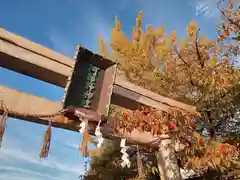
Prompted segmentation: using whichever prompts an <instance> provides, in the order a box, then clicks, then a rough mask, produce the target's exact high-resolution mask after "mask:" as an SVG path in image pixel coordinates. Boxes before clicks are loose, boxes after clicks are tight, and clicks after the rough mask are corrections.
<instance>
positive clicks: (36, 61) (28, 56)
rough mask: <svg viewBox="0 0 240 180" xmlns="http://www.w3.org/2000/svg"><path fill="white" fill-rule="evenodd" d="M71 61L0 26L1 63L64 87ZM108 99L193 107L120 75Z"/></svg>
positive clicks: (130, 103)
mask: <svg viewBox="0 0 240 180" xmlns="http://www.w3.org/2000/svg"><path fill="white" fill-rule="evenodd" d="M103 61H104V60H103ZM73 63H74V62H73V59H72V58H69V57H66V56H63V55H61V54H59V53H56V52H54V51H52V50H50V49H48V48H46V47H44V46H41V45H39V44H36V43H34V42H31V41H29V40H26V39H24V38H22V37H20V36H17V35H15V34H12V33H10V32H7V31H5V30H3V29H0V66H1V67H4V68H7V69H10V70H13V71H15V72H18V73H21V74H24V75H28V76H31V77H33V78H36V79H39V80H42V81H45V82H48V83H51V84H54V85H57V86H60V87H65V85H66V82H67V79H68V76H69V75H70V74H71V73H72V68H73ZM111 103H113V104H116V105H119V106H122V107H125V108H129V109H137V108H139V107H140V106H141V105H147V106H151V107H154V108H157V109H159V110H164V111H166V110H167V109H168V108H169V107H171V106H175V107H179V108H181V109H192V110H195V109H196V108H195V107H194V106H190V105H187V104H184V103H181V102H178V101H175V100H173V99H170V98H166V97H164V96H161V95H158V94H155V93H153V92H151V91H148V90H146V89H144V88H141V87H139V86H136V85H133V84H131V83H129V82H127V81H125V80H123V79H121V78H120V77H116V79H115V82H114V86H113V95H112V99H111Z"/></svg>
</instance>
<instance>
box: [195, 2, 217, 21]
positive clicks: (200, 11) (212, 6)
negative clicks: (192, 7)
mask: <svg viewBox="0 0 240 180" xmlns="http://www.w3.org/2000/svg"><path fill="white" fill-rule="evenodd" d="M195 2H196V16H203V17H205V18H215V17H218V16H219V10H218V9H217V2H218V0H196V1H195Z"/></svg>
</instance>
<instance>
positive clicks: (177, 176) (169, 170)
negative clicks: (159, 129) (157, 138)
mask: <svg viewBox="0 0 240 180" xmlns="http://www.w3.org/2000/svg"><path fill="white" fill-rule="evenodd" d="M156 158H157V163H158V169H159V172H160V177H161V180H182V176H181V173H180V168H179V166H178V164H177V159H176V156H175V152H174V147H173V142H172V140H171V139H165V140H162V141H161V143H160V144H159V151H158V152H157V153H156Z"/></svg>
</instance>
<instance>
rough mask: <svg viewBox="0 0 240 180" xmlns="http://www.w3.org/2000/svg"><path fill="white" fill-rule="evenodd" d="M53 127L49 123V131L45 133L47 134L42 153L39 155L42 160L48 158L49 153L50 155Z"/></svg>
mask: <svg viewBox="0 0 240 180" xmlns="http://www.w3.org/2000/svg"><path fill="white" fill-rule="evenodd" d="M51 125H52V122H51V121H49V125H48V128H47V130H46V131H45V134H44V139H43V144H42V149H41V152H40V154H39V157H40V158H41V159H42V158H46V157H48V153H49V149H50V143H51Z"/></svg>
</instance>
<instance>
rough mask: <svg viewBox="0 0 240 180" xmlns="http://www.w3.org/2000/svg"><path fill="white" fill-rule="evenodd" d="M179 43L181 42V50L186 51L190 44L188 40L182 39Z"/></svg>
mask: <svg viewBox="0 0 240 180" xmlns="http://www.w3.org/2000/svg"><path fill="white" fill-rule="evenodd" d="M178 41H179V46H180V49H185V48H186V47H187V44H188V41H187V40H185V39H182V38H181V39H179V40H178Z"/></svg>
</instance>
